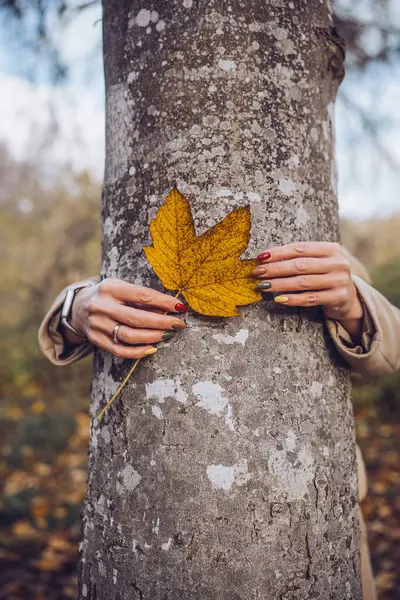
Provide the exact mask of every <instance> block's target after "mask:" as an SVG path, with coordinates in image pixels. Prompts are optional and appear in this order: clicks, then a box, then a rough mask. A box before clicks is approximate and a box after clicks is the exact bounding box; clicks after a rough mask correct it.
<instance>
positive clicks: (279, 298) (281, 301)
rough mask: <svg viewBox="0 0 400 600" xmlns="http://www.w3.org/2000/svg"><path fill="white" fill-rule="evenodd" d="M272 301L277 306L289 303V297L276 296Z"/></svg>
mask: <svg viewBox="0 0 400 600" xmlns="http://www.w3.org/2000/svg"><path fill="white" fill-rule="evenodd" d="M274 300H275V302H277V303H278V304H285V302H288V301H289V296H276V297H275V298H274Z"/></svg>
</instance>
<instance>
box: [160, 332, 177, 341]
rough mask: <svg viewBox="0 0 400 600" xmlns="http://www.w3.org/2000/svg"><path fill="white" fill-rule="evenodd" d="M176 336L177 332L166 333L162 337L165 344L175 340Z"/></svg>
mask: <svg viewBox="0 0 400 600" xmlns="http://www.w3.org/2000/svg"><path fill="white" fill-rule="evenodd" d="M174 335H176V331H166V332H165V333H164V334H163V336H162V338H161V340H162V341H163V342H165V340H170V339H171V338H173V337H174Z"/></svg>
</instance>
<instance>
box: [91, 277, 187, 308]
mask: <svg viewBox="0 0 400 600" xmlns="http://www.w3.org/2000/svg"><path fill="white" fill-rule="evenodd" d="M106 282H107V280H106V279H105V280H104V281H103V282H102V283H104V284H105V286H106V288H107V289H105V290H104V286H103V291H107V292H108V293H111V295H112V296H113V297H114V298H115V299H116V300H120V301H121V302H126V303H139V304H141V305H143V308H145V307H147V306H148V307H149V308H150V307H156V308H160V309H162V310H163V311H164V312H180V313H182V312H186V311H187V307H186V306H185V305H184V304H182V302H180V301H179V300H178V299H177V298H174V297H173V296H168V294H163V293H162V292H159V291H157V290H153V288H149V287H145V286H142V285H136V284H134V283H128V282H127V281H123V280H122V279H114V280H112V281H110V282H109V284H106ZM108 286H110V288H111V289H108Z"/></svg>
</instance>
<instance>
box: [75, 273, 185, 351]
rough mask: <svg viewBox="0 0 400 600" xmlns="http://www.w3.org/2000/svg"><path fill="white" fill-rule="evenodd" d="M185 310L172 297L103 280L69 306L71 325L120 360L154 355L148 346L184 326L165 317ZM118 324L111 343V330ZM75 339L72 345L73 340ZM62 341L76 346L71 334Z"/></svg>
mask: <svg viewBox="0 0 400 600" xmlns="http://www.w3.org/2000/svg"><path fill="white" fill-rule="evenodd" d="M186 311H187V308H186V306H185V305H184V304H182V303H181V302H179V301H177V299H176V298H174V297H173V296H168V295H167V294H163V293H162V292H158V291H157V290H153V289H152V288H148V287H143V286H139V285H134V284H131V283H127V282H126V281H122V280H121V279H111V278H110V279H104V280H103V281H101V282H100V283H98V284H97V285H96V286H93V287H86V288H82V289H81V290H79V291H78V292H77V293H76V295H75V298H74V302H73V305H72V314H71V324H72V326H73V327H74V328H75V329H76V330H77V331H78V332H79V333H80V334H81V335H83V336H85V337H86V338H87V339H88V340H89V341H90V342H91V343H92V344H94V345H95V346H98V347H99V348H102V349H103V350H108V351H109V352H111V353H112V354H114V356H117V357H119V358H141V357H142V356H147V355H149V354H153V353H154V352H156V348H155V347H154V346H151V344H154V343H157V342H160V341H162V340H166V339H170V338H171V337H173V336H174V335H175V333H176V331H177V330H179V329H184V328H185V327H186V323H185V322H184V321H182V320H181V319H178V318H177V317H176V316H170V315H167V314H164V313H171V312H176V313H183V312H186ZM117 323H118V324H120V328H119V329H118V332H117V338H118V341H119V342H120V343H118V344H116V343H114V342H113V330H114V326H115V325H116V324H117ZM71 335H72V337H74V338H75V341H74V340H73V339H72V337H71ZM71 335H67V330H65V337H66V339H67V340H68V341H69V342H70V343H72V344H73V343H75V344H76V343H79V342H78V341H77V338H76V336H73V334H71Z"/></svg>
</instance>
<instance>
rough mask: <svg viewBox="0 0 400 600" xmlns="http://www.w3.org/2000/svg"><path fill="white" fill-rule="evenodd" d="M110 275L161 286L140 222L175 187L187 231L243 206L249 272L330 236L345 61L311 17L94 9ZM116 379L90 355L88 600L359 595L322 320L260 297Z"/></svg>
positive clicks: (349, 449)
mask: <svg viewBox="0 0 400 600" xmlns="http://www.w3.org/2000/svg"><path fill="white" fill-rule="evenodd" d="M103 6H104V58H105V75H106V93H107V125H106V132H107V136H106V137H107V143H106V146H107V147H106V172H105V182H104V198H103V228H104V238H103V257H104V260H103V271H102V274H103V276H104V277H110V276H116V277H120V278H124V279H127V280H128V281H131V282H135V283H138V284H144V285H149V286H153V287H156V288H158V289H162V288H161V286H160V283H159V282H158V280H157V278H156V277H155V276H154V274H153V273H152V270H151V268H150V267H149V265H148V264H146V260H145V258H144V254H143V251H142V248H143V246H144V245H146V244H148V243H149V242H150V239H149V222H150V219H151V218H152V217H154V216H155V214H156V211H157V208H158V206H159V205H160V203H161V202H162V200H163V198H164V197H165V195H166V194H167V193H168V192H169V190H170V189H171V188H172V187H173V185H175V184H176V185H177V186H178V188H179V190H180V191H181V192H182V193H183V194H184V195H185V196H186V197H187V198H188V199H189V200H190V202H191V204H192V208H193V212H194V215H195V220H196V226H197V228H198V232H199V233H201V232H202V231H203V230H204V229H205V228H208V227H209V226H211V225H213V224H214V223H216V222H217V221H218V220H220V219H221V218H222V217H223V216H224V215H225V214H227V213H228V212H229V211H230V210H232V209H233V208H234V207H237V206H243V205H246V204H248V203H249V204H250V205H251V214H252V239H251V242H250V246H249V250H248V256H254V255H255V254H256V253H258V252H260V251H262V250H265V249H267V248H268V247H271V246H273V245H278V244H281V243H288V242H290V241H294V240H310V239H313V240H327V241H335V240H337V239H338V235H339V234H338V225H339V222H338V210H337V201H336V175H335V166H334V156H333V109H334V100H335V95H336V90H337V87H338V84H339V82H340V79H341V76H342V69H343V65H342V62H343V57H342V51H341V48H340V41H339V40H338V38H337V36H336V34H335V31H334V30H333V29H332V25H331V16H330V8H329V6H328V4H327V3H326V2H325V1H322V0H321V1H319V0H301V1H300V0H293V1H292V2H288V1H286V0H265V1H263V2H259V1H258V0H245V1H239V0H224V1H222V2H221V1H216V0H209V1H207V2H200V1H199V0H170V1H169V2H166V1H162V0H152V2H148V3H144V4H143V3H142V2H138V1H137V0H124V2H121V0H119V1H117V0H103ZM187 322H188V324H189V325H190V327H188V328H187V330H185V331H183V332H179V334H178V335H177V336H176V339H175V340H173V341H171V342H169V343H165V344H164V345H163V347H162V348H161V349H160V351H159V352H158V354H157V355H155V356H154V357H151V358H149V359H146V360H144V361H142V363H141V364H140V367H139V368H138V370H137V371H136V373H135V376H134V379H133V380H132V381H131V382H130V384H129V385H128V387H127V388H126V390H125V391H124V392H123V394H122V398H121V399H120V400H119V401H118V402H116V403H115V404H114V406H113V407H112V409H111V410H110V411H109V413H108V414H107V416H106V418H105V419H104V421H103V423H102V424H101V425H99V424H98V423H97V421H96V415H97V414H98V412H99V410H100V409H101V407H102V406H103V405H104V403H105V402H106V401H107V400H108V399H109V398H110V396H111V395H112V393H113V392H114V391H115V389H116V387H117V386H118V384H119V383H120V382H121V380H122V378H123V376H124V374H125V373H126V371H127V369H128V367H129V365H128V364H127V363H124V362H121V361H119V360H117V359H114V358H113V357H112V356H111V355H110V354H105V353H103V352H97V354H96V357H95V369H94V378H93V399H92V405H91V412H92V416H93V425H92V432H91V442H90V464H89V483H88V496H87V503H86V507H85V511H84V538H83V542H82V564H81V575H80V597H81V598H99V599H101V600H111V599H118V600H128V599H129V600H136V599H137V600H139V599H140V600H178V599H179V600H181V599H182V600H199V599H208V600H211V599H212V600H217V599H218V600H228V599H229V600H250V599H258V600H267V599H268V600H275V599H276V600H278V599H279V600H285V599H293V600H294V599H296V600H305V599H308V598H315V599H321V600H322V599H323V600H327V599H334V600H339V599H344V598H347V599H350V598H351V599H359V598H361V591H360V575H359V572H360V569H359V533H358V503H357V481H356V465H355V440H354V430H353V418H352V408H351V403H350V384H349V376H348V370H347V368H346V367H345V366H344V365H343V364H340V363H339V361H338V359H337V357H336V355H335V353H334V351H333V349H332V346H331V343H330V341H329V339H328V335H327V333H326V331H325V329H324V326H323V318H322V313H321V311H320V309H310V310H307V311H306V313H305V315H304V320H303V323H302V324H301V320H300V321H299V314H298V312H297V311H296V310H293V309H290V308H282V307H280V308H279V309H278V307H276V306H273V303H272V302H260V303H259V304H257V305H253V306H250V307H246V308H244V309H242V311H241V316H240V317H237V318H232V319H210V318H205V317H201V316H198V315H196V314H189V316H188V317H187Z"/></svg>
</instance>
